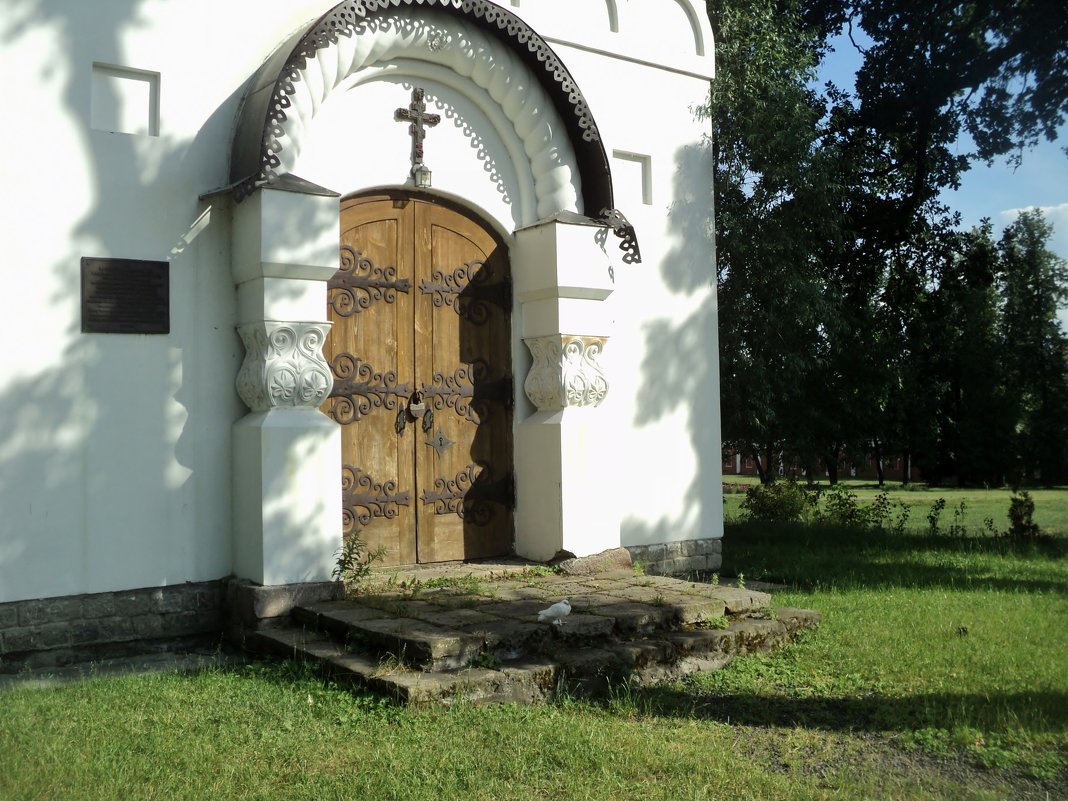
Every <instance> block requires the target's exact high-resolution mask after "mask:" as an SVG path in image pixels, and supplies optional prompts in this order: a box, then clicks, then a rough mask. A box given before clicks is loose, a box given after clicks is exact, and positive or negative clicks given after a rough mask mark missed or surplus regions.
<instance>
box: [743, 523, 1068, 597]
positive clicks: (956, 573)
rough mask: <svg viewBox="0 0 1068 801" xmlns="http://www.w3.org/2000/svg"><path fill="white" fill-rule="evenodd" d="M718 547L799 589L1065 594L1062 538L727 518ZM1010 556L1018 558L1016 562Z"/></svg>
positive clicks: (1066, 548) (750, 571)
mask: <svg viewBox="0 0 1068 801" xmlns="http://www.w3.org/2000/svg"><path fill="white" fill-rule="evenodd" d="M723 550H724V563H725V564H729V565H730V566H731V568H732V569H733V570H735V571H737V572H742V573H744V574H745V575H746V577H747V578H750V579H768V580H772V581H781V582H785V583H787V584H791V585H793V586H796V587H799V588H803V589H811V588H813V587H817V586H834V587H838V588H866V589H874V588H893V587H912V588H938V589H946V590H969V591H974V590H1009V591H1026V592H1053V593H1058V594H1068V569H1066V568H1065V558H1066V556H1068V541H1066V540H1064V539H1055V540H1051V541H1049V542H1046V543H1040V544H1028V543H1015V542H1013V541H1011V540H1008V539H1004V538H993V537H990V538H980V537H947V536H923V535H916V534H907V535H894V534H889V533H883V532H868V531H857V530H851V529H848V528H835V527H822V526H821V527H816V526H806V525H795V524H794V525H784V524H760V523H738V524H731V525H728V527H727V531H726V535H725V538H724V549H723ZM992 559H993V560H995V561H991V560H992ZM999 559H1004V560H1005V561H1002V562H998V561H996V560H999ZM1012 560H1019V567H1018V568H1017V566H1016V565H1014V563H1013V561H1012ZM995 571H996V572H995Z"/></svg>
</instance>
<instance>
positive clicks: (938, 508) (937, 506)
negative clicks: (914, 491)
mask: <svg viewBox="0 0 1068 801" xmlns="http://www.w3.org/2000/svg"><path fill="white" fill-rule="evenodd" d="M945 508H946V499H945V498H939V499H938V500H936V501H935V502H934V503H932V504H931V511H929V512H928V513H927V533H928V534H930V535H932V536H934V535H935V534H937V533H938V521H939V520H940V519H941V518H942V512H944V511H945Z"/></svg>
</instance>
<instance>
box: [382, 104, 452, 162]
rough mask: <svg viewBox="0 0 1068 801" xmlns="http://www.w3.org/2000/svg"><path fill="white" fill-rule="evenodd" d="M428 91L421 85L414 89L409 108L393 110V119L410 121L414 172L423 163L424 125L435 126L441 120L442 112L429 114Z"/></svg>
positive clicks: (409, 132) (409, 131)
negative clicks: (426, 97)
mask: <svg viewBox="0 0 1068 801" xmlns="http://www.w3.org/2000/svg"><path fill="white" fill-rule="evenodd" d="M425 95H426V92H425V91H424V90H422V89H420V88H419V87H415V88H414V89H412V102H411V103H409V104H408V108H399V109H397V110H396V111H395V112H393V119H394V120H396V121H397V122H407V123H410V125H409V126H408V134H409V135H410V136H411V137H412V172H413V173H414V172H415V168H416V167H417V166H419V165H420V164H422V163H423V139H425V138H426V130H425V129H424V126H426V127H428V128H433V127H434V126H435V125H437V124H438V123H439V122H441V115H440V114H427V113H426V103H425V102H424V100H423V98H424V96H425Z"/></svg>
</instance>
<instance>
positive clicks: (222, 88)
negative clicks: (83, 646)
mask: <svg viewBox="0 0 1068 801" xmlns="http://www.w3.org/2000/svg"><path fill="white" fill-rule="evenodd" d="M329 6H330V3H326V2H318V3H305V4H303V7H299V8H298V7H295V4H293V3H289V2H282V1H281V0H273V1H272V2H269V3H267V2H262V3H255V4H252V3H243V4H238V3H233V4H219V3H211V2H200V1H198V2H192V3H181V4H173V3H165V2H157V1H156V0H145V1H144V2H134V1H132V0H131V2H107V3H76V2H70V1H69V0H44V1H43V2H40V3H33V4H29V3H26V4H17V5H16V6H15V7H14V8H9V9H6V10H5V13H4V14H3V15H0V42H3V44H2V45H0V47H2V48H3V59H4V63H5V64H10V65H13V66H15V65H17V70H16V73H17V76H18V78H17V79H16V80H14V81H13V82H12V86H11V93H10V95H9V96H10V97H11V101H12V102H13V103H15V104H16V105H15V106H14V107H16V108H18V109H19V110H20V114H22V115H24V118H25V119H26V120H27V121H28V124H27V125H25V126H17V125H16V126H11V129H10V130H9V131H8V132H7V134H6V135H5V136H6V142H7V148H8V151H7V152H8V153H9V157H7V158H5V159H3V160H2V163H0V171H2V182H3V186H4V192H5V207H6V209H8V211H7V212H6V215H5V216H6V219H5V222H4V225H3V230H4V240H5V249H6V255H5V258H4V260H3V261H2V262H0V280H3V281H4V285H5V287H6V288H7V289H5V291H4V292H3V293H0V336H3V337H4V338H5V339H6V340H7V341H9V342H12V343H17V345H16V346H15V347H12V348H9V358H8V359H6V360H5V370H4V373H3V376H2V377H0V509H3V510H4V514H3V519H2V520H0V602H4V601H14V600H20V599H25V598H36V597H47V596H55V595H68V594H73V593H86V592H103V591H110V590H118V589H126V588H133V587H144V586H158V585H164V584H176V583H183V582H186V581H198V580H210V579H215V578H219V577H220V576H223V575H226V574H228V573H229V572H230V570H231V563H232V554H231V550H232V548H231V544H230V537H231V520H230V518H231V515H230V495H231V492H230V472H231V461H230V433H229V430H230V424H231V422H232V421H233V420H234V419H236V418H237V417H239V416H240V415H241V413H242V411H243V407H242V405H241V403H240V401H239V400H238V399H237V396H236V393H235V391H234V375H235V374H236V371H237V368H238V367H239V366H240V362H241V344H240V340H239V339H238V337H237V335H236V333H235V332H234V323H235V311H234V306H235V301H234V289H233V281H232V278H231V276H230V275H229V211H228V210H227V209H225V208H223V209H220V208H219V206H218V204H215V205H214V206H213V205H212V204H210V203H208V204H205V203H201V202H199V201H198V200H197V197H198V195H200V194H201V193H203V192H206V191H209V190H211V189H214V188H216V187H219V186H221V185H223V184H224V183H225V182H226V175H227V167H228V159H229V140H230V136H231V132H232V128H233V120H234V116H235V114H236V112H237V104H238V102H239V100H240V97H241V91H242V87H243V83H244V81H245V80H246V79H247V78H248V76H249V75H250V74H251V73H252V72H253V71H254V70H255V69H256V67H257V66H258V65H259V64H260V63H261V62H262V60H263V58H264V57H265V55H266V54H267V53H269V52H270V50H271V49H272V48H274V47H275V46H277V43H278V42H279V41H280V40H281V39H282V38H283V37H284V36H286V35H287V34H288V33H289V32H290V31H292V30H293V29H294V28H295V27H297V26H298V25H299V24H301V22H302V21H303V20H305V19H306V18H308V17H311V16H314V15H315V14H316V13H321V11H322V10H325V9H326V8H328V7H329ZM253 14H254V15H255V16H254V17H253ZM252 18H255V19H257V20H259V23H258V24H257V25H255V26H250V25H249V24H248V22H249V20H250V19H252ZM206 19H207V20H211V24H205V20H206ZM238 34H240V35H238ZM213 53H214V54H225V57H224V58H213V57H212V54H213ZM112 129H118V131H120V132H113V130H112ZM121 131H132V133H123V132H121ZM10 154H16V156H15V157H11V156H10ZM82 257H109V258H131V259H147V260H159V261H167V262H169V263H170V318H171V319H170V334H167V335H133V334H83V333H81V330H80V329H81V322H80V289H79V286H80V259H81V258H82ZM12 288H17V289H12Z"/></svg>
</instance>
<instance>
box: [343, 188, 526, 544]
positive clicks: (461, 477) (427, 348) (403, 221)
mask: <svg viewBox="0 0 1068 801" xmlns="http://www.w3.org/2000/svg"><path fill="white" fill-rule="evenodd" d="M510 288H511V280H510V274H509V265H508V254H507V250H506V248H505V246H504V244H503V243H502V242H501V241H500V239H499V238H498V237H497V236H495V235H494V234H493V233H491V232H490V231H489V230H488V229H487V227H486V226H485V225H484V224H483V223H481V222H479V221H478V220H477V219H476V218H475V217H474V216H473V215H471V214H469V213H468V212H466V211H463V210H460V209H457V208H453V207H451V206H447V205H444V204H442V203H439V202H435V201H431V200H424V199H418V198H413V197H406V196H396V197H392V196H385V195H374V196H365V197H356V198H350V199H347V200H344V201H342V204H341V269H340V270H338V272H337V273H336V275H335V276H334V278H333V279H332V280H331V281H330V285H329V315H330V320H331V321H332V322H333V328H332V329H331V331H330V335H329V337H328V338H327V341H326V345H325V346H324V349H323V350H324V353H325V354H326V358H327V360H328V361H329V362H330V365H331V369H332V370H333V373H334V387H333V391H332V393H331V395H330V397H329V398H328V399H327V401H326V403H325V404H324V406H323V411H324V412H326V413H327V414H328V415H330V416H331V417H332V418H334V419H335V420H336V421H337V422H338V423H340V424H341V425H342V426H343V429H342V466H341V473H342V476H341V479H342V492H343V503H344V524H345V534H346V536H347V535H348V534H350V533H351V532H353V531H355V530H359V531H360V533H361V536H362V537H363V539H364V541H365V542H366V543H367V544H368V546H369V547H370V548H372V549H375V548H378V547H380V546H382V547H384V548H385V551H386V563H387V564H412V563H415V562H441V561H449V560H456V559H475V558H480V557H487V556H499V555H503V554H507V553H510V552H511V548H512V509H513V507H514V497H515V491H514V485H515V482H514V476H513V460H512V364H511V323H510V312H511V289H510Z"/></svg>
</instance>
